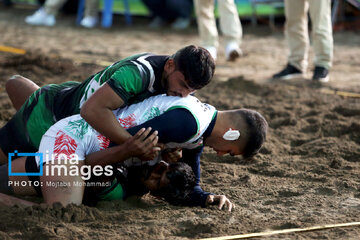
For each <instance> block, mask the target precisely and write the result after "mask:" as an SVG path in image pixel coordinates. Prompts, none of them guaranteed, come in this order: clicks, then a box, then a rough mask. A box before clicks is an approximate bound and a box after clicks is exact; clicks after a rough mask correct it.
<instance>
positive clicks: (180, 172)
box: [152, 162, 196, 205]
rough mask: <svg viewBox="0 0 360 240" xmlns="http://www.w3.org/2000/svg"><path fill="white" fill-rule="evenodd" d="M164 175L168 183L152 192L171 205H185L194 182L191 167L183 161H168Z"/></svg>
mask: <svg viewBox="0 0 360 240" xmlns="http://www.w3.org/2000/svg"><path fill="white" fill-rule="evenodd" d="M166 176H167V178H168V179H169V184H168V185H167V186H165V187H164V188H161V189H159V190H158V191H157V192H156V193H152V194H154V195H155V196H159V197H162V198H163V199H164V200H166V201H167V202H169V203H170V204H173V205H186V204H187V203H188V201H189V196H190V193H191V192H192V191H193V188H194V186H195V184H196V178H195V174H194V172H193V170H192V169H191V167H190V166H189V165H188V164H186V163H183V162H176V163H170V165H169V168H168V172H167V173H166Z"/></svg>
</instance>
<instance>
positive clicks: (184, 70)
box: [0, 45, 215, 164]
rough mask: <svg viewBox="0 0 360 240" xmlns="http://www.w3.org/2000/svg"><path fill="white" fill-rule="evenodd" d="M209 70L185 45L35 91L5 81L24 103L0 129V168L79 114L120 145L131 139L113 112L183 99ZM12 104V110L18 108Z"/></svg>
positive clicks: (205, 57)
mask: <svg viewBox="0 0 360 240" xmlns="http://www.w3.org/2000/svg"><path fill="white" fill-rule="evenodd" d="M214 71H215V63H214V60H213V58H212V57H211V55H210V54H209V52H208V51H207V50H205V49H204V48H201V47H197V46H194V45H190V46H187V47H184V48H182V49H180V50H179V51H177V52H176V53H175V54H174V55H172V56H166V55H165V56H160V55H153V54H146V53H145V54H138V55H134V56H131V57H128V58H125V59H123V60H121V61H119V62H116V63H114V64H112V65H110V66H108V67H107V68H105V69H104V70H102V71H100V72H98V73H96V74H94V75H93V76H91V77H89V78H88V79H87V80H85V81H84V82H82V83H79V82H65V83H63V84H50V85H46V86H44V87H41V88H39V89H37V88H38V87H37V86H36V85H34V84H33V83H31V81H28V82H29V84H28V87H29V89H26V88H25V89H16V81H25V82H26V81H27V80H26V78H23V77H21V76H16V77H14V78H13V79H10V80H9V81H8V84H7V85H8V86H9V87H8V86H7V87H8V88H7V90H8V91H15V92H16V94H14V95H16V96H17V98H18V102H23V101H24V99H22V98H26V99H27V100H26V102H25V103H24V104H23V105H22V106H21V108H20V109H19V111H18V112H17V113H16V114H15V115H14V116H13V118H12V119H11V120H10V121H9V122H8V123H7V124H6V125H5V126H4V127H3V128H1V129H0V164H3V163H6V162H7V155H8V153H11V152H14V150H18V152H36V151H37V149H38V148H39V143H40V140H41V137H42V135H43V134H44V133H45V132H46V131H47V130H48V129H49V128H50V126H52V125H53V124H54V123H55V122H57V121H59V120H61V119H63V118H65V117H68V116H71V115H74V114H79V113H80V114H81V116H82V117H83V118H84V119H85V120H86V121H87V122H88V123H89V124H90V125H91V126H93V127H94V129H96V130H97V131H98V132H100V133H101V134H102V135H104V136H106V137H108V138H109V139H110V140H111V141H113V142H115V143H117V144H122V143H123V142H124V141H125V140H126V139H127V138H129V137H131V135H130V134H129V133H128V132H127V131H125V129H124V128H123V127H122V126H121V125H120V124H119V123H118V121H117V119H116V118H115V116H114V114H113V113H112V111H113V110H115V109H117V108H121V107H124V106H126V105H131V104H133V103H137V102H140V101H142V100H144V99H146V98H148V97H150V96H153V95H157V94H161V93H166V94H168V95H170V96H181V97H185V96H187V95H189V94H190V93H192V92H194V91H195V90H197V89H200V88H202V87H204V86H205V85H206V84H208V83H209V82H210V80H211V79H212V77H213V74H214ZM11 85H13V86H11ZM14 87H15V90H14ZM10 88H13V90H11V89H10ZM34 88H35V89H37V90H36V91H35V92H34V93H33V94H31V96H30V97H29V98H28V96H29V95H28V94H27V93H28V92H30V93H32V92H33V91H34V90H35V89H34ZM22 91H23V93H21V92H22ZM9 95H11V94H10V93H9ZM16 102H17V100H16V99H15V100H14V103H15V107H20V106H16ZM126 121H127V122H126V123H125V126H127V127H131V126H132V125H131V124H132V120H131V119H127V120H126ZM140 154H145V152H143V153H140Z"/></svg>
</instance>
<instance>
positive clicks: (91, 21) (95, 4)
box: [80, 0, 99, 28]
mask: <svg viewBox="0 0 360 240" xmlns="http://www.w3.org/2000/svg"><path fill="white" fill-rule="evenodd" d="M98 13H99V0H86V1H85V14H84V18H83V19H82V20H81V22H80V25H81V26H83V27H86V28H93V27H95V26H96V24H97V23H98V21H99V16H98Z"/></svg>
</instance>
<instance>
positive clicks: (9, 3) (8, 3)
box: [2, 0, 13, 7]
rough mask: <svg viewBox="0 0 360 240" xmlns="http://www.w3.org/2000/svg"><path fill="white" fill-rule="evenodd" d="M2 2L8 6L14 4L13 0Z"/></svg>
mask: <svg viewBox="0 0 360 240" xmlns="http://www.w3.org/2000/svg"><path fill="white" fill-rule="evenodd" d="M2 2H3V4H4V6H7V7H9V6H11V5H12V4H13V3H12V1H11V0H3V1H2Z"/></svg>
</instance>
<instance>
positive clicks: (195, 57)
mask: <svg viewBox="0 0 360 240" xmlns="http://www.w3.org/2000/svg"><path fill="white" fill-rule="evenodd" d="M172 58H173V59H174V62H175V66H176V69H177V70H179V71H180V72H181V73H182V74H184V77H185V80H186V81H187V83H188V85H189V87H191V88H193V89H200V88H202V87H204V86H206V85H207V84H208V83H209V82H210V81H211V79H212V77H213V76H214V72H215V61H214V59H213V58H212V57H211V55H210V53H209V52H208V51H207V50H206V49H205V48H202V47H197V46H195V45H189V46H187V47H184V48H182V49H180V50H179V51H177V52H176V53H175V54H174V55H173V56H172Z"/></svg>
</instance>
